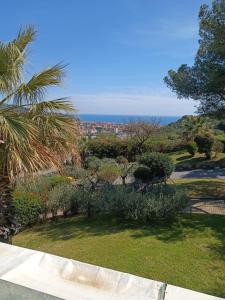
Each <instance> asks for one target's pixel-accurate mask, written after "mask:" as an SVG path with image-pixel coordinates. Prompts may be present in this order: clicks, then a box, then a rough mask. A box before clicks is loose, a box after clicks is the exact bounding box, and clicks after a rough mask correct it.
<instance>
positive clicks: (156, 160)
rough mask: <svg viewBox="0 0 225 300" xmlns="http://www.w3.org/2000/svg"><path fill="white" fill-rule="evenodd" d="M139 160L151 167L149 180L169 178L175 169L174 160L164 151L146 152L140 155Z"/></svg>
mask: <svg viewBox="0 0 225 300" xmlns="http://www.w3.org/2000/svg"><path fill="white" fill-rule="evenodd" d="M138 161H139V163H140V164H142V165H144V166H146V167H148V168H149V171H150V172H151V176H150V177H149V180H155V179H159V180H161V179H167V178H169V177H170V175H171V174H172V172H173V170H174V165H173V161H172V160H171V158H170V157H168V156H167V155H166V154H163V153H154V152H152V153H145V154H142V155H141V156H140V157H139V159H138Z"/></svg>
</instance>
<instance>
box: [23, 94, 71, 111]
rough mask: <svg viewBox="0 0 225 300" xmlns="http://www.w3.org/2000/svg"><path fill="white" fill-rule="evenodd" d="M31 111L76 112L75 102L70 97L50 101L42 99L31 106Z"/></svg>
mask: <svg viewBox="0 0 225 300" xmlns="http://www.w3.org/2000/svg"><path fill="white" fill-rule="evenodd" d="M29 111H30V112H31V113H35V114H37V113H63V112H71V113H72V112H76V111H77V110H76V109H75V108H74V106H73V104H72V103H71V102H70V101H68V98H66V97H64V98H59V99H55V100H50V101H42V102H39V103H35V104H33V105H31V106H30V108H29Z"/></svg>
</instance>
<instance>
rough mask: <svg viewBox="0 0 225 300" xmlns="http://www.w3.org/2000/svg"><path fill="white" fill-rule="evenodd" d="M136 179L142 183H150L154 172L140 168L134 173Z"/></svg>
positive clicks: (143, 167) (146, 168)
mask: <svg viewBox="0 0 225 300" xmlns="http://www.w3.org/2000/svg"><path fill="white" fill-rule="evenodd" d="M134 178H135V179H136V180H141V181H142V182H149V181H151V180H152V172H151V170H150V169H149V168H148V167H145V166H140V167H138V168H137V169H136V170H135V171H134Z"/></svg>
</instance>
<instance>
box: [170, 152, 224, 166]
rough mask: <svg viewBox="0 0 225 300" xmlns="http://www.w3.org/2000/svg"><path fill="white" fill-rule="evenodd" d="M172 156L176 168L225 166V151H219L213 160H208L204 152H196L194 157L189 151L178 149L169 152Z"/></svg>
mask: <svg viewBox="0 0 225 300" xmlns="http://www.w3.org/2000/svg"><path fill="white" fill-rule="evenodd" d="M169 156H170V157H171V158H172V160H173V162H174V164H175V166H176V168H177V169H178V168H193V169H196V168H197V169H198V168H204V167H209V168H213V167H216V166H222V167H225V153H219V154H218V155H217V157H215V158H213V159H212V160H206V159H205V155H204V154H200V153H196V155H195V156H194V157H192V156H191V155H190V154H189V153H188V152H185V151H178V152H172V153H170V154H169Z"/></svg>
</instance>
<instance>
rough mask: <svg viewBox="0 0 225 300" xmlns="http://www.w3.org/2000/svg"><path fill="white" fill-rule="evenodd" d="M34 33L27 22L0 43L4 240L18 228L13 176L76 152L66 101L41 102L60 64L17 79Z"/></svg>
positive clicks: (0, 236) (58, 78)
mask: <svg viewBox="0 0 225 300" xmlns="http://www.w3.org/2000/svg"><path fill="white" fill-rule="evenodd" d="M35 35H36V32H35V30H34V28H33V27H32V26H28V27H27V28H25V29H24V30H21V31H20V32H19V34H18V36H17V37H16V38H15V39H14V40H12V41H11V42H9V43H2V42H0V97H1V98H0V241H7V242H8V241H9V240H10V237H11V236H12V235H13V234H14V233H15V232H16V231H17V229H18V224H17V222H16V218H15V211H14V206H13V200H12V189H13V182H14V179H15V178H16V176H18V175H21V174H23V173H27V172H36V171H39V170H42V169H44V168H50V167H57V168H61V167H62V162H63V159H64V158H65V156H66V155H67V154H68V153H71V152H72V153H74V154H75V153H76V148H75V142H76V137H77V134H78V128H77V124H76V122H75V120H74V118H72V117H71V116H70V115H68V114H67V113H68V112H70V113H71V112H73V111H74V108H73V106H72V104H71V103H70V102H69V101H68V100H67V99H66V98H61V99H56V100H50V101H46V100H44V99H45V98H44V97H45V94H46V90H47V88H48V87H51V86H57V85H59V84H60V83H61V82H62V79H63V76H64V66H63V65H60V64H57V65H55V66H53V67H50V68H47V69H44V70H42V71H41V72H39V73H37V74H34V75H33V76H32V77H31V78H29V79H28V80H27V81H26V82H24V80H23V79H24V77H26V76H25V65H26V64H25V63H26V61H27V54H28V48H29V45H30V43H31V42H32V41H33V40H34V38H35ZM63 112H64V113H63Z"/></svg>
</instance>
